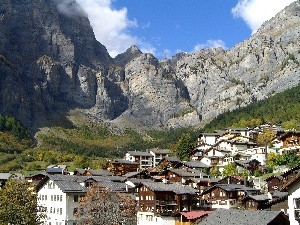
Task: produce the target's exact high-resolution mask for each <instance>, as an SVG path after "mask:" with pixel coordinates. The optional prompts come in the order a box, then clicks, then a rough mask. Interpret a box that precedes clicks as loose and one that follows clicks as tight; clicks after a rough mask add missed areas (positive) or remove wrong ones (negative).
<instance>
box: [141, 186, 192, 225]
mask: <svg viewBox="0 0 300 225" xmlns="http://www.w3.org/2000/svg"><path fill="white" fill-rule="evenodd" d="M195 195H196V191H195V190H194V189H193V188H191V187H188V186H182V185H180V184H176V183H167V184H165V183H160V182H143V183H141V184H140V185H139V209H138V213H137V220H138V224H161V225H163V224H175V217H174V216H175V215H176V214H178V213H180V212H187V211H192V205H193V200H194V197H195ZM171 221H173V222H172V223H170V222H171Z"/></svg>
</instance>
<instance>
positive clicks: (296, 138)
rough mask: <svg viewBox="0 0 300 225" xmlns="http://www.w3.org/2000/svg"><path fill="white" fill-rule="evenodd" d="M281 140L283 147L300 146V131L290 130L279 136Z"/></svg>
mask: <svg viewBox="0 0 300 225" xmlns="http://www.w3.org/2000/svg"><path fill="white" fill-rule="evenodd" d="M279 140H281V142H282V146H281V148H289V147H294V146H300V132H298V131H288V132H285V133H284V134H282V135H280V136H279Z"/></svg>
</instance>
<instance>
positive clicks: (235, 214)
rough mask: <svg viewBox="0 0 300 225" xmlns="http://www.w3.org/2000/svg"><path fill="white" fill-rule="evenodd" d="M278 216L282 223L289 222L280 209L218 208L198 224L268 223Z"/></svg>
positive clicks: (234, 224) (240, 224) (237, 224)
mask: <svg viewBox="0 0 300 225" xmlns="http://www.w3.org/2000/svg"><path fill="white" fill-rule="evenodd" d="M278 217H280V218H281V219H282V220H281V224H282V225H286V224H289V219H288V217H287V216H286V215H284V213H283V212H280V211H264V210H235V209H217V210H216V211H214V212H213V213H211V214H209V215H208V217H207V218H205V219H204V220H203V221H201V222H200V223H198V225H216V224H230V225H254V224H255V225H267V224H269V223H271V222H274V220H275V219H276V218H278Z"/></svg>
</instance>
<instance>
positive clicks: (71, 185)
mask: <svg viewBox="0 0 300 225" xmlns="http://www.w3.org/2000/svg"><path fill="white" fill-rule="evenodd" d="M54 182H55V184H56V185H57V186H58V187H59V189H61V190H62V191H63V192H65V193H66V192H71V193H73V192H76V193H77V192H82V193H86V192H87V191H88V189H87V188H86V187H83V186H81V185H80V184H79V183H77V182H76V181H64V180H58V181H54Z"/></svg>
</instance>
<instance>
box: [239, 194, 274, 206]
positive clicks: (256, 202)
mask: <svg viewBox="0 0 300 225" xmlns="http://www.w3.org/2000/svg"><path fill="white" fill-rule="evenodd" d="M270 200H271V199H270V198H269V197H268V196H267V195H247V196H245V197H244V198H243V200H242V202H243V204H244V206H245V209H246V210H265V209H269V208H270V205H268V203H269V201H270Z"/></svg>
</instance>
